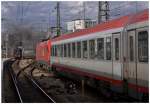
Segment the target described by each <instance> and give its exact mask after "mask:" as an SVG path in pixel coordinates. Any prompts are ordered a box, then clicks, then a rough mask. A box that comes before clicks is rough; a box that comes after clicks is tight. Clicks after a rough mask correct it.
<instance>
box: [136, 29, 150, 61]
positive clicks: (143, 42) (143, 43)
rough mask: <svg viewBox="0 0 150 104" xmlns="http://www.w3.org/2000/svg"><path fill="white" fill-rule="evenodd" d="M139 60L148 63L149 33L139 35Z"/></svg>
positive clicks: (143, 32) (144, 32)
mask: <svg viewBox="0 0 150 104" xmlns="http://www.w3.org/2000/svg"><path fill="white" fill-rule="evenodd" d="M138 58H139V62H148V32H147V31H142V32H139V33H138Z"/></svg>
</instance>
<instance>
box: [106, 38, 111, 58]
mask: <svg viewBox="0 0 150 104" xmlns="http://www.w3.org/2000/svg"><path fill="white" fill-rule="evenodd" d="M106 60H111V37H107V38H106Z"/></svg>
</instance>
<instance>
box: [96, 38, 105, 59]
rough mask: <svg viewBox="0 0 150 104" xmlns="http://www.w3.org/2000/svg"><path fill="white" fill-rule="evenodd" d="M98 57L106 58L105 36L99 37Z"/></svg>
mask: <svg viewBox="0 0 150 104" xmlns="http://www.w3.org/2000/svg"><path fill="white" fill-rule="evenodd" d="M97 58H98V59H104V38H99V39H97Z"/></svg>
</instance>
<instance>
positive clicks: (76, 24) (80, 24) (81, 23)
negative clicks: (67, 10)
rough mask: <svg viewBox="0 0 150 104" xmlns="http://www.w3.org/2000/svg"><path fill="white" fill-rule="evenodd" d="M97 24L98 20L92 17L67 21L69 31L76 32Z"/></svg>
mask: <svg viewBox="0 0 150 104" xmlns="http://www.w3.org/2000/svg"><path fill="white" fill-rule="evenodd" d="M94 25H96V20H91V19H86V20H83V19H76V20H73V21H70V22H67V31H68V32H75V31H78V30H81V29H85V28H89V27H93V26H94Z"/></svg>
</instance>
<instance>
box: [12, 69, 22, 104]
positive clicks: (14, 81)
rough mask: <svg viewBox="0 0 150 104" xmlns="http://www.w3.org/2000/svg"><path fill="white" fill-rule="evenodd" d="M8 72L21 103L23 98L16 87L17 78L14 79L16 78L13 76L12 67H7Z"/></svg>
mask: <svg viewBox="0 0 150 104" xmlns="http://www.w3.org/2000/svg"><path fill="white" fill-rule="evenodd" d="M9 73H10V75H11V78H12V79H13V83H14V85H15V89H16V91H17V95H18V97H19V100H20V102H21V103H23V100H22V97H21V94H20V91H19V88H18V86H17V80H16V78H14V75H13V72H12V69H10V68H9Z"/></svg>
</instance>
